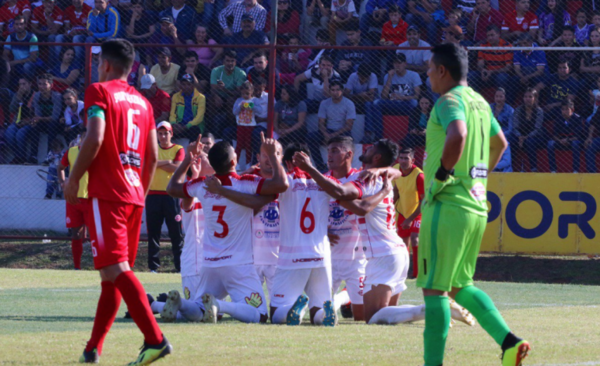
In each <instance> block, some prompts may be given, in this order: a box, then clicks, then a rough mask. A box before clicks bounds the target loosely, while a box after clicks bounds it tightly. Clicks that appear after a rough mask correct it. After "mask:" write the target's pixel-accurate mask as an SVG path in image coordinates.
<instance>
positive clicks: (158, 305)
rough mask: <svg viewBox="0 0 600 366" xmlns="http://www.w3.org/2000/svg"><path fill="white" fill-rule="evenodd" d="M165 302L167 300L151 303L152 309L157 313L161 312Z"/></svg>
mask: <svg viewBox="0 0 600 366" xmlns="http://www.w3.org/2000/svg"><path fill="white" fill-rule="evenodd" d="M165 304H166V303H165V302H160V301H154V302H153V303H152V304H150V309H152V311H153V312H155V313H160V312H161V311H162V310H163V308H164V307H165Z"/></svg>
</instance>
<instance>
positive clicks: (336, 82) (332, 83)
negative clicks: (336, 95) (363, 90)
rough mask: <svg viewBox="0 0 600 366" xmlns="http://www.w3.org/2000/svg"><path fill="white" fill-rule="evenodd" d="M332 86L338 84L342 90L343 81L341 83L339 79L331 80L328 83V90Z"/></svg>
mask: <svg viewBox="0 0 600 366" xmlns="http://www.w3.org/2000/svg"><path fill="white" fill-rule="evenodd" d="M334 86H339V87H340V88H341V89H342V90H344V83H342V81H341V80H333V81H331V82H330V83H329V90H331V88H332V87H334Z"/></svg>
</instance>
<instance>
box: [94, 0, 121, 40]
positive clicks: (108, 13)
mask: <svg viewBox="0 0 600 366" xmlns="http://www.w3.org/2000/svg"><path fill="white" fill-rule="evenodd" d="M87 29H88V31H89V32H91V33H92V34H93V37H88V39H87V40H86V42H87V43H93V42H95V41H104V40H106V39H110V38H116V37H118V36H119V35H120V34H121V15H120V14H119V12H118V11H117V9H115V8H113V7H112V6H110V5H109V4H108V1H107V0H100V1H96V8H94V10H92V11H91V12H90V13H89V14H88V20H87ZM90 38H91V40H90Z"/></svg>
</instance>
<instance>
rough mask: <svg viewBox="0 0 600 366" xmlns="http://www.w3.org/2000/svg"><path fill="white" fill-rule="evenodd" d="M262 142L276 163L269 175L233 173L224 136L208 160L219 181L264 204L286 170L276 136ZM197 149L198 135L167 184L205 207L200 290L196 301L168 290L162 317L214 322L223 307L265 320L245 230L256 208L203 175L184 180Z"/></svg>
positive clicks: (282, 184) (282, 186)
mask: <svg viewBox="0 0 600 366" xmlns="http://www.w3.org/2000/svg"><path fill="white" fill-rule="evenodd" d="M263 147H264V148H265V150H266V152H267V154H268V155H269V157H270V161H271V164H272V166H273V167H276V169H274V170H273V178H271V179H263V178H260V177H258V176H255V175H243V176H239V175H237V174H236V173H235V167H236V165H237V156H236V154H235V151H234V149H233V147H232V146H231V145H230V144H229V143H227V142H224V141H221V142H218V143H216V144H215V145H214V146H213V147H212V149H210V151H209V152H208V160H209V162H210V164H211V166H212V167H213V169H214V170H215V173H216V174H215V177H216V178H217V179H219V181H220V183H221V184H222V185H223V186H228V187H231V189H232V190H236V191H239V192H242V193H248V194H252V195H256V194H258V195H262V196H263V197H262V199H263V201H262V202H261V203H262V206H264V205H265V204H267V203H268V202H270V201H272V200H273V199H274V198H275V196H274V195H276V194H278V193H281V192H284V191H285V190H286V189H287V187H288V184H287V181H286V178H285V171H284V170H283V167H282V166H281V164H279V162H278V160H277V157H276V152H277V142H276V141H275V140H272V139H267V140H265V141H264V142H263ZM201 150H202V144H201V143H200V142H199V141H197V142H195V143H193V144H191V145H190V147H189V151H188V153H187V154H186V157H185V159H184V160H183V162H182V164H181V166H180V167H179V168H178V169H177V170H176V171H175V173H174V175H173V177H172V178H171V182H170V183H169V186H168V187H167V192H168V193H169V194H170V195H171V196H173V197H177V198H190V197H195V198H197V199H198V200H199V201H200V203H201V204H202V207H203V209H204V216H205V229H204V239H203V241H202V242H203V248H202V251H203V263H202V267H201V269H200V281H199V285H198V290H197V292H196V298H195V299H194V301H187V300H182V299H181V297H180V295H179V292H178V291H171V292H170V293H169V298H168V299H167V303H166V304H165V307H164V309H163V311H162V312H161V317H163V318H165V319H166V320H171V321H172V320H174V319H176V317H177V313H178V312H180V313H181V315H182V316H183V317H185V318H186V319H188V320H191V321H199V320H204V322H209V323H216V322H217V316H218V314H219V313H224V314H229V315H231V317H233V318H234V319H237V320H239V321H243V322H247V323H258V322H265V321H266V320H267V306H266V301H265V296H264V294H263V290H262V284H261V282H260V280H259V278H258V275H257V274H256V270H255V268H254V263H253V257H252V237H251V236H250V235H249V234H250V232H251V221H252V216H253V215H254V212H253V210H252V209H251V208H248V207H244V206H241V205H238V204H236V203H234V202H232V201H229V200H228V199H226V198H225V197H223V196H220V195H216V194H213V193H210V192H208V191H207V189H206V187H205V181H206V179H205V178H198V179H195V180H192V181H189V182H186V183H184V182H183V180H184V176H185V172H186V171H187V170H188V169H189V167H190V165H191V164H192V162H193V161H195V160H197V158H198V156H199V155H200V151H201ZM227 295H229V296H230V297H231V300H232V301H231V302H227V301H222V300H219V299H222V298H225V297H226V296H227Z"/></svg>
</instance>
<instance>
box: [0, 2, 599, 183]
mask: <svg viewBox="0 0 600 366" xmlns="http://www.w3.org/2000/svg"><path fill="white" fill-rule="evenodd" d="M32 1H33V0H32ZM572 4H575V5H577V7H581V8H580V9H578V8H574V7H573V5H572ZM272 6H276V7H277V17H278V29H277V32H278V44H288V45H290V46H296V47H295V48H285V49H280V50H279V51H278V52H277V58H276V60H269V58H268V57H267V54H266V53H265V51H266V50H265V49H259V48H252V47H251V46H252V45H267V44H269V42H270V39H269V37H268V32H269V30H270V18H271V12H272V10H274V9H272V8H271V7H272ZM115 37H123V38H127V39H129V40H130V41H132V42H133V43H136V44H143V43H151V44H156V45H162V47H158V46H156V47H138V48H137V56H136V61H135V64H134V66H133V70H132V73H131V75H130V76H129V79H128V82H129V84H130V85H131V86H133V87H135V88H137V89H138V90H140V91H141V92H142V93H143V94H144V95H145V96H146V97H147V98H148V100H150V102H151V103H152V105H153V106H154V113H155V118H156V122H157V123H159V122H161V121H169V122H170V123H172V124H173V134H174V138H175V139H180V138H186V139H190V140H193V139H195V138H197V136H198V134H200V133H205V132H211V133H213V134H214V135H215V136H216V137H217V138H220V139H226V140H236V141H237V150H238V152H241V151H242V150H245V151H246V156H247V158H246V162H247V163H252V162H253V161H255V159H256V157H255V155H256V154H255V153H256V152H257V149H258V143H259V141H260V132H261V131H265V130H266V128H267V123H266V122H267V110H268V108H267V105H268V96H269V94H270V93H274V95H275V99H276V104H275V113H274V129H275V133H276V137H278V138H280V139H281V140H282V141H284V142H290V141H305V142H307V143H308V144H309V145H310V147H311V149H312V150H313V152H314V154H313V156H314V157H315V160H316V161H315V162H316V164H317V165H318V167H319V168H321V169H324V167H325V164H324V162H323V161H321V160H320V159H319V156H320V154H318V151H319V149H320V147H321V146H322V145H323V143H324V142H325V141H327V140H328V139H329V138H331V137H334V136H338V135H350V134H351V133H352V131H353V125H354V123H355V120H356V118H357V115H365V116H366V117H365V127H364V139H363V140H362V141H357V142H363V143H369V142H372V141H374V140H376V139H378V138H381V137H383V134H384V131H383V130H384V129H383V117H384V116H387V115H402V116H407V117H409V118H408V131H407V134H406V136H405V137H404V138H403V139H402V140H401V141H398V142H400V143H401V144H402V145H406V146H408V147H412V148H418V147H422V146H423V145H424V143H425V133H426V129H427V120H428V117H429V113H430V112H431V108H432V107H433V104H434V103H435V100H436V98H437V97H438V96H437V95H435V94H434V93H432V91H431V90H430V86H429V83H428V80H427V75H426V73H427V69H428V62H429V58H430V57H431V54H430V52H429V51H428V50H427V48H428V47H430V46H431V45H435V44H439V43H442V42H452V43H457V44H460V45H462V46H465V47H469V46H479V47H482V48H484V49H483V50H479V51H478V52H470V55H471V60H470V62H471V65H470V66H471V71H470V73H469V84H470V85H471V86H472V87H474V88H475V89H476V90H478V91H480V92H482V93H483V94H484V95H486V96H487V97H488V98H490V102H493V103H492V110H493V112H494V115H495V116H496V118H497V119H498V120H499V121H500V123H501V125H502V128H503V130H504V131H505V134H506V135H507V137H508V140H509V142H510V144H511V148H510V150H509V151H508V152H507V154H506V155H505V157H504V159H503V162H504V163H506V164H501V165H500V168H499V169H500V170H503V171H510V169H512V167H513V166H514V165H515V164H513V163H514V162H513V163H511V160H512V159H511V154H512V155H513V156H514V154H515V153H516V152H519V151H521V152H523V156H526V158H527V159H528V160H529V164H528V165H529V168H530V169H531V170H532V171H535V170H536V169H537V151H539V150H545V151H547V153H548V158H549V165H550V170H552V171H555V170H557V167H556V160H555V159H554V156H555V152H556V150H571V151H573V164H572V167H573V170H574V171H578V170H579V169H580V164H579V161H580V152H581V151H583V150H585V152H586V154H585V158H586V166H587V170H588V171H595V163H594V161H593V160H594V158H595V153H596V152H597V151H600V137H599V136H600V128H598V127H600V121H599V120H600V114H597V113H596V111H597V108H598V106H599V105H600V79H599V76H600V48H597V49H595V50H590V51H585V52H581V51H576V50H575V49H576V48H578V47H582V46H594V47H600V1H598V0H586V1H572V0H502V1H498V0H443V1H442V0H362V1H361V0H306V1H291V0H277V1H276V2H275V3H273V4H272V3H271V2H270V1H267V0H241V1H240V0H229V1H228V0H40V1H36V2H30V0H4V4H3V5H2V6H1V7H0V40H4V41H6V42H8V43H5V44H4V46H3V60H2V61H1V62H0V86H1V88H0V98H2V99H1V101H0V106H1V107H0V121H1V122H2V125H1V131H2V134H0V140H1V141H3V142H4V143H5V144H4V145H5V146H6V148H7V149H8V153H6V152H5V153H0V156H1V157H2V158H0V159H5V157H6V156H9V157H10V158H11V159H10V162H13V163H29V162H31V163H34V162H35V161H36V159H35V156H37V155H38V153H37V152H36V150H37V146H38V144H37V143H36V141H37V137H38V136H39V135H40V133H46V134H47V135H48V139H49V144H48V145H49V146H50V145H53V146H55V144H54V140H55V139H56V138H57V137H58V136H62V137H63V138H64V142H65V143H67V144H68V143H69V142H70V141H71V140H73V139H74V138H76V137H77V134H78V132H79V131H80V130H81V128H82V125H83V120H84V118H83V116H82V109H83V108H82V103H81V100H82V99H83V93H84V85H85V77H86V76H88V75H90V78H91V81H92V82H95V81H97V80H98V75H97V72H96V71H95V70H96V68H97V65H98V62H99V52H100V49H99V47H97V46H94V47H91V60H88V62H89V63H90V64H91V68H90V67H88V64H87V63H86V54H85V49H86V48H85V47H84V46H82V44H86V43H87V44H92V43H98V42H101V41H103V40H106V39H111V38H115ZM11 42H21V43H19V44H11ZM35 42H57V43H59V44H53V45H48V46H46V45H40V46H38V45H26V43H35ZM225 45H229V46H225ZM302 45H310V46H316V47H314V48H313V47H310V48H309V47H303V46H302ZM329 45H343V46H352V47H355V48H352V49H337V50H333V49H324V48H322V47H324V46H329ZM375 45H380V46H388V47H392V48H393V49H388V50H367V49H365V47H367V46H375ZM236 46H239V47H236ZM249 46H250V47H249ZM512 46H522V47H533V50H526V51H514V52H513V51H510V50H498V49H493V48H494V47H512ZM540 46H552V47H560V48H564V50H556V51H547V52H545V51H542V50H536V49H535V48H537V47H540ZM488 47H489V48H490V50H485V48H488ZM269 62H272V63H275V65H276V73H275V75H276V76H275V77H276V80H274V84H275V86H276V87H275V90H269V86H270V85H271V83H270V80H269V78H270V75H269V73H268V65H269ZM307 84H312V85H311V86H310V87H307ZM311 114H316V115H317V121H318V123H317V125H316V126H315V128H316V131H313V132H310V133H308V132H309V131H308V129H307V120H308V116H309V115H311ZM43 153H45V152H43ZM5 160H6V159H5ZM3 162H6V161H3Z"/></svg>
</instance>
